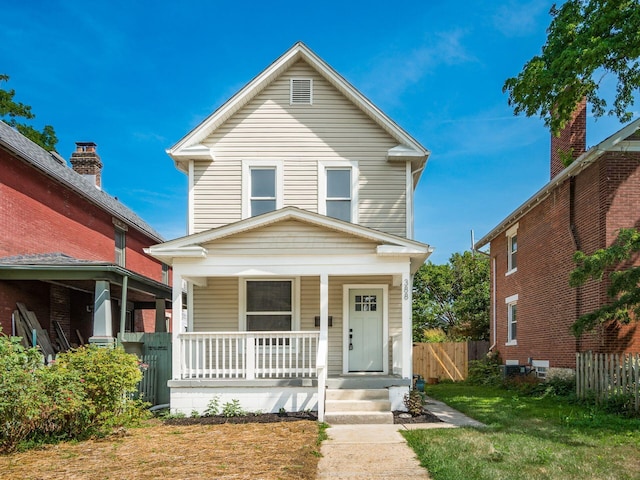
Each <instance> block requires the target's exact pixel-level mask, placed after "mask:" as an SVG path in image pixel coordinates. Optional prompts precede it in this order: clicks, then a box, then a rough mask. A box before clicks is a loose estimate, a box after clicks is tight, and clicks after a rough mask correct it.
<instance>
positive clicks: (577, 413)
mask: <svg viewBox="0 0 640 480" xmlns="http://www.w3.org/2000/svg"><path fill="white" fill-rule="evenodd" d="M427 395H429V396H432V397H434V398H437V399H439V400H442V401H443V402H445V403H447V404H448V405H449V406H451V407H453V408H455V409H457V410H460V411H461V412H463V413H465V414H467V415H469V416H470V417H472V418H475V419H476V420H479V421H481V422H483V423H484V424H486V425H487V426H486V427H485V428H459V429H435V430H410V431H405V432H403V435H404V436H405V437H406V439H407V441H408V442H409V445H410V446H411V447H412V448H413V449H414V451H415V452H416V454H417V455H418V457H419V459H420V462H421V464H422V465H423V466H424V467H425V468H426V469H427V470H428V471H429V474H430V475H431V477H432V478H433V479H434V480H443V479H451V480H459V479H466V480H472V479H491V480H498V479H509V480H515V479H526V480H533V479H580V480H585V479H612V480H614V479H615V480H623V479H640V419H629V418H624V417H620V416H617V415H613V414H608V413H604V412H602V411H601V410H599V409H597V408H595V407H592V406H588V405H582V404H577V403H575V402H572V401H571V400H570V399H569V398H568V397H558V396H548V397H542V398H540V397H538V398H535V397H529V396H523V395H522V394H518V393H517V392H515V391H512V390H504V389H501V388H497V387H478V386H471V385H466V384H462V383H460V384H441V385H434V386H429V387H428V389H427ZM427 408H428V405H427Z"/></svg>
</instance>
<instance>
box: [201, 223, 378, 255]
mask: <svg viewBox="0 0 640 480" xmlns="http://www.w3.org/2000/svg"><path fill="white" fill-rule="evenodd" d="M377 245H378V244H377V243H375V242H369V241H367V240H364V239H362V238H358V237H355V236H352V235H348V234H345V233H342V232H337V231H331V230H326V229H323V228H320V227H316V226H315V225H309V224H306V223H304V222H298V221H296V220H288V221H283V222H279V223H276V224H273V225H269V226H266V227H263V228H259V229H255V230H252V231H250V232H247V233H240V234H237V235H234V236H233V237H231V238H228V239H225V238H222V239H220V240H216V241H215V242H212V243H210V244H204V245H203V246H204V248H206V249H207V252H208V254H209V255H224V254H237V255H267V256H269V255H279V254H280V255H281V254H283V253H286V254H287V255H297V254H300V255H305V254H310V253H316V254H322V255H327V254H328V255H331V254H346V253H352V254H354V255H359V254H373V253H375V251H376V247H377Z"/></svg>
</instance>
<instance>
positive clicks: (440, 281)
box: [413, 252, 489, 342]
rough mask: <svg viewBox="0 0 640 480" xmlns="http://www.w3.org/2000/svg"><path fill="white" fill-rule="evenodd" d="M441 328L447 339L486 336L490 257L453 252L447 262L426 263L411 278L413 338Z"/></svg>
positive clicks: (419, 339)
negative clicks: (427, 330) (437, 263)
mask: <svg viewBox="0 0 640 480" xmlns="http://www.w3.org/2000/svg"><path fill="white" fill-rule="evenodd" d="M432 328H441V329H442V330H444V331H445V333H446V334H447V338H449V339H450V340H487V339H488V338H489V259H488V258H487V257H485V256H482V255H475V256H474V255H473V254H472V253H471V252H464V253H454V254H453V255H451V258H450V259H449V263H447V264H444V265H434V264H433V263H431V262H429V263H427V264H425V265H423V266H422V267H420V269H419V270H418V272H417V273H416V275H415V277H414V280H413V340H414V341H416V342H421V341H424V340H425V339H424V331H425V330H426V329H432Z"/></svg>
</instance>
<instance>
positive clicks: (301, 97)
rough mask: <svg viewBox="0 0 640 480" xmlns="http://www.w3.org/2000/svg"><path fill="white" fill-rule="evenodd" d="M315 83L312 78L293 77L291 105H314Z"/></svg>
mask: <svg viewBox="0 0 640 480" xmlns="http://www.w3.org/2000/svg"><path fill="white" fill-rule="evenodd" d="M312 90H313V83H312V80H311V79H310V78H292V79H291V100H290V102H291V105H312V104H313V102H312V93H313V92H312Z"/></svg>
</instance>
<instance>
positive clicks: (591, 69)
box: [503, 0, 640, 135]
mask: <svg viewBox="0 0 640 480" xmlns="http://www.w3.org/2000/svg"><path fill="white" fill-rule="evenodd" d="M550 14H551V16H552V17H553V19H552V21H551V24H550V26H549V28H548V29H547V42H546V43H545V45H544V46H543V47H542V53H541V54H540V55H536V56H534V57H533V58H532V59H531V60H529V61H528V62H527V63H526V64H525V65H524V67H523V69H522V71H521V72H520V73H519V74H518V76H517V77H513V78H509V79H507V80H506V82H505V84H504V87H503V91H505V92H508V93H509V105H511V106H513V108H514V112H515V114H520V113H524V114H525V115H527V116H529V117H530V116H534V115H539V116H540V117H541V118H542V119H544V122H545V125H547V126H548V127H550V129H551V131H552V132H553V133H554V134H556V135H557V134H558V133H559V132H560V130H562V128H563V127H564V126H565V125H566V123H567V121H569V120H570V118H571V114H572V112H573V110H574V109H575V107H576V105H577V104H578V102H580V100H582V99H583V98H584V97H586V98H587V100H588V101H589V103H591V106H592V112H593V114H594V116H596V117H600V116H602V115H603V114H604V113H605V111H606V113H607V114H609V115H614V114H615V115H616V116H617V117H618V118H619V119H620V121H621V122H626V121H629V120H630V119H631V116H632V114H631V113H630V112H629V111H628V108H629V107H631V106H632V105H633V103H634V100H633V93H634V91H636V90H637V89H638V87H639V86H640V64H639V62H638V57H640V4H639V1H638V0H616V1H610V0H568V1H567V2H565V3H564V4H563V5H562V6H561V7H559V8H558V7H556V6H555V5H554V6H553V7H552V8H551V11H550ZM606 75H613V76H614V77H615V79H616V85H617V87H616V93H615V99H614V101H613V106H612V107H611V108H610V109H609V110H608V111H607V108H608V107H607V102H606V100H605V99H604V98H603V95H602V94H601V92H600V86H601V82H602V80H603V78H604V77H605V76H606Z"/></svg>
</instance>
